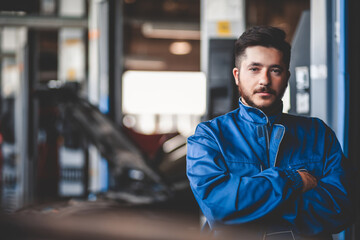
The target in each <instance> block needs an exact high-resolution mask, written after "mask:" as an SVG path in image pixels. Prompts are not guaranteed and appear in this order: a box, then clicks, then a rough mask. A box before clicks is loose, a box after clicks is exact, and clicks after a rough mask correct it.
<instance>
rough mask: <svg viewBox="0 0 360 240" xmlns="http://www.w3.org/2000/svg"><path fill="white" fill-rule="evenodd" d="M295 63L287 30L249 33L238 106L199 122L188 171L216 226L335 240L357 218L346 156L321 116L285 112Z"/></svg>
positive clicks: (241, 44)
mask: <svg viewBox="0 0 360 240" xmlns="http://www.w3.org/2000/svg"><path fill="white" fill-rule="evenodd" d="M289 62H290V45H289V44H288V43H287V42H286V41H285V33H284V31H282V30H280V29H278V28H274V27H253V28H251V29H249V30H247V31H246V32H244V33H243V34H242V35H241V36H240V38H239V39H238V40H237V41H236V43H235V68H234V69H233V75H234V78H235V82H236V85H237V86H238V89H239V92H240V96H241V97H240V100H239V108H238V109H236V110H234V111H232V112H229V113H227V114H225V115H223V116H220V117H217V118H215V119H213V120H210V121H207V122H203V123H200V124H199V125H198V127H197V129H196V132H195V134H194V135H193V136H191V137H189V139H188V153H187V175H188V178H189V180H190V185H191V188H192V190H193V193H194V195H195V198H196V200H197V201H198V203H199V205H200V208H201V210H202V212H203V214H204V215H205V217H206V219H207V221H208V223H209V225H210V228H211V229H213V230H215V231H218V232H221V230H223V229H225V227H226V228H227V227H229V226H232V227H233V228H232V229H234V230H238V229H246V230H250V229H256V231H255V232H254V235H252V236H255V235H256V236H259V239H280V238H281V239H306V237H309V236H311V237H312V238H311V239H332V238H331V234H332V233H337V232H340V231H342V230H343V229H344V228H345V227H347V226H348V225H349V223H350V222H351V211H353V210H352V207H351V206H352V205H351V201H350V197H349V186H348V182H349V176H348V173H347V171H348V168H347V167H346V166H345V165H346V164H347V159H346V158H345V157H344V155H343V153H342V150H341V147H340V145H339V143H338V141H337V139H336V136H335V134H334V132H333V131H332V130H331V129H330V128H329V127H328V126H327V125H326V124H325V123H324V122H322V121H321V120H319V119H317V118H309V117H300V116H293V115H289V114H284V113H282V101H281V99H282V96H283V94H284V92H285V89H286V87H287V84H288V79H289V76H290V73H289V70H288V69H289ZM314 97H316V96H314ZM238 236H240V235H238ZM288 237H289V238H288ZM240 239H246V238H241V237H240Z"/></svg>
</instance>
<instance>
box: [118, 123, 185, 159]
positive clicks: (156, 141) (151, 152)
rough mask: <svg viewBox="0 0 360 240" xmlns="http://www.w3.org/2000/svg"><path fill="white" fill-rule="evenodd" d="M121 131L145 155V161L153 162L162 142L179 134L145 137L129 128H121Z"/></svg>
mask: <svg viewBox="0 0 360 240" xmlns="http://www.w3.org/2000/svg"><path fill="white" fill-rule="evenodd" d="M123 129H124V131H125V133H126V135H127V136H128V137H129V138H130V139H131V140H132V141H133V142H134V144H135V145H136V146H137V147H138V148H139V149H140V150H141V151H142V152H143V154H145V156H146V157H147V159H149V160H150V161H151V160H155V158H156V156H157V154H158V153H159V151H160V149H161V148H162V146H163V144H164V142H166V141H167V140H169V139H170V138H172V137H174V136H176V135H178V134H179V133H177V132H175V133H164V134H151V135H146V134H142V133H139V132H136V131H135V130H133V129H131V128H126V127H123Z"/></svg>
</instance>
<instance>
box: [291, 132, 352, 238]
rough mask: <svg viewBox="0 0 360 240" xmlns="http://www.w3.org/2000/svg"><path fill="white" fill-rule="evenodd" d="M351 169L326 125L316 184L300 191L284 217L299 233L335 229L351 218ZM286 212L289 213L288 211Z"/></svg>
mask: <svg viewBox="0 0 360 240" xmlns="http://www.w3.org/2000/svg"><path fill="white" fill-rule="evenodd" d="M352 176H353V173H352V170H351V167H350V162H349V160H348V159H346V158H345V156H344V155H343V153H342V150H341V147H340V144H339V142H338V140H337V139H336V136H335V134H334V133H333V131H332V130H331V129H329V128H328V129H327V134H326V140H325V160H324V169H323V176H322V177H321V178H320V179H317V180H318V185H317V187H316V188H314V189H312V190H309V191H307V192H305V193H304V194H302V195H300V196H299V197H298V198H297V199H296V200H295V202H294V205H293V207H294V209H293V210H295V211H296V212H295V213H293V214H292V216H296V218H292V219H287V220H288V221H290V222H292V223H293V225H294V226H295V227H296V228H298V230H299V231H300V232H302V233H305V234H308V235H315V234H319V233H337V232H340V231H342V230H343V229H345V228H346V227H347V226H348V225H350V224H351V223H352V221H353V217H354V215H353V212H355V210H354V209H355V208H354V205H353V201H352V196H353V194H352V192H353V187H352V186H351V184H350V182H351V179H352ZM289 216H290V215H289Z"/></svg>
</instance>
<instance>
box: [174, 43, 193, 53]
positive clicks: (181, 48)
mask: <svg viewBox="0 0 360 240" xmlns="http://www.w3.org/2000/svg"><path fill="white" fill-rule="evenodd" d="M191 49H192V47H191V44H190V43H188V42H173V43H171V44H170V47H169V51H170V52H171V53H172V54H174V55H186V54H189V53H190V52H191Z"/></svg>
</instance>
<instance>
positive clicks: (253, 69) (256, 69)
mask: <svg viewBox="0 0 360 240" xmlns="http://www.w3.org/2000/svg"><path fill="white" fill-rule="evenodd" d="M249 70H250V71H251V72H256V71H258V70H259V68H250V69H249Z"/></svg>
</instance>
